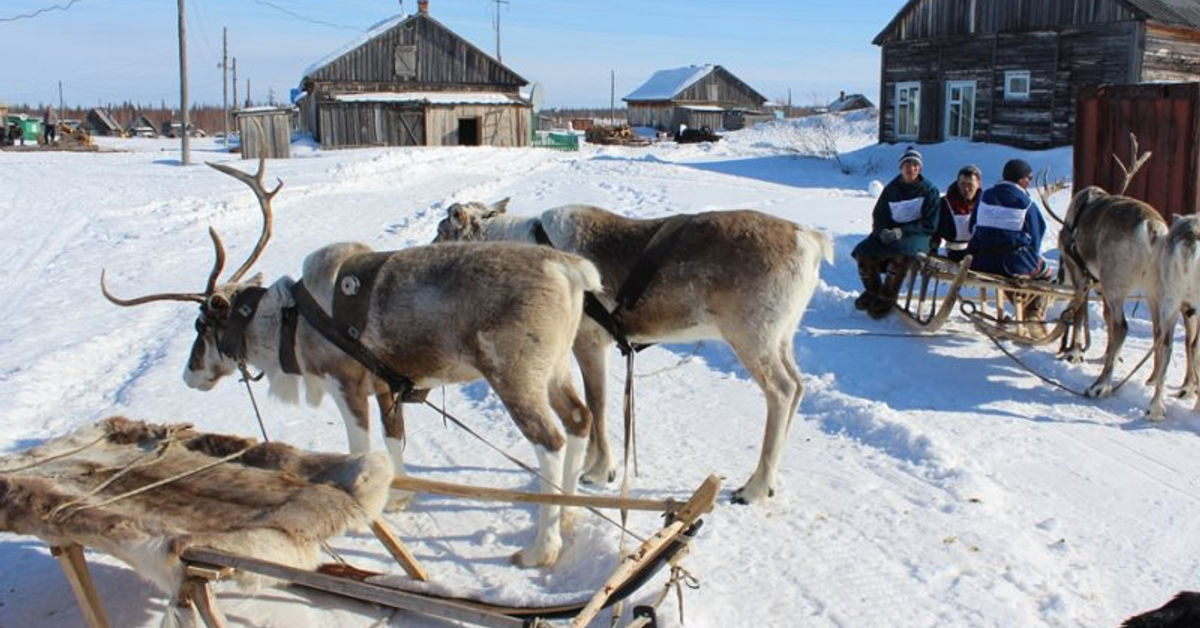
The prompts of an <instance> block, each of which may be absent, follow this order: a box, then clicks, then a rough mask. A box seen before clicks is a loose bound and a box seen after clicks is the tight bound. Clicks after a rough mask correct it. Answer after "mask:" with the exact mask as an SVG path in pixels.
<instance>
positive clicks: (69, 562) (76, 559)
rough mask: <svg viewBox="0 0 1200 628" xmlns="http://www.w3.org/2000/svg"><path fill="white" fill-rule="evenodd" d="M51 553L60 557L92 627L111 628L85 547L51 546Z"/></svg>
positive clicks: (68, 579) (64, 570) (63, 568)
mask: <svg viewBox="0 0 1200 628" xmlns="http://www.w3.org/2000/svg"><path fill="white" fill-rule="evenodd" d="M50 554H51V555H52V556H54V558H56V559H58V566H59V567H62V570H63V574H65V575H66V576H67V582H69V583H71V590H72V591H74V592H75V601H76V602H78V603H79V610H80V611H81V612H82V613H83V619H84V621H86V622H87V625H88V626H90V628H109V624H108V617H107V616H106V615H105V614H104V605H103V604H101V603H100V595H99V594H98V593H97V592H96V584H95V583H94V582H92V574H91V573H90V572H89V571H88V568H87V561H86V560H85V559H84V557H83V547H82V546H80V545H78V544H76V543H72V544H70V545H58V546H51V547H50Z"/></svg>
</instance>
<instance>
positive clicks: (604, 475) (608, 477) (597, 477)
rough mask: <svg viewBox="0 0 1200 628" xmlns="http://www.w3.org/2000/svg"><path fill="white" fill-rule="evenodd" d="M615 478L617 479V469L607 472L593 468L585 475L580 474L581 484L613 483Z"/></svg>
mask: <svg viewBox="0 0 1200 628" xmlns="http://www.w3.org/2000/svg"><path fill="white" fill-rule="evenodd" d="M615 479H617V472H616V470H610V471H607V472H606V471H595V470H592V471H588V472H586V473H584V474H583V475H581V476H579V482H580V483H581V484H591V485H596V484H611V483H612V481H613V480H615Z"/></svg>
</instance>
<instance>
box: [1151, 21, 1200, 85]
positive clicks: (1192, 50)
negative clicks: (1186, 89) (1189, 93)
mask: <svg viewBox="0 0 1200 628" xmlns="http://www.w3.org/2000/svg"><path fill="white" fill-rule="evenodd" d="M1145 28H1146V30H1145V41H1146V46H1145V53H1144V54H1143V55H1142V81H1145V82H1150V81H1156V82H1166V81H1192V80H1195V79H1196V76H1197V75H1200V33H1196V32H1195V31H1189V30H1185V29H1176V28H1166V27H1162V26H1156V25H1153V24H1147V25H1146V27H1145Z"/></svg>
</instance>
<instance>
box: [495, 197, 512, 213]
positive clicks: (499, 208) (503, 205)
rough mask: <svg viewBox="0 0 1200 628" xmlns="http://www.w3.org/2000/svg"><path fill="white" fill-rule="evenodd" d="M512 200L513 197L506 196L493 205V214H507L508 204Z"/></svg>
mask: <svg viewBox="0 0 1200 628" xmlns="http://www.w3.org/2000/svg"><path fill="white" fill-rule="evenodd" d="M511 200H512V197H511V196H506V197H504V198H503V199H501V200H498V201H496V202H495V203H492V212H493V213H497V214H503V213H504V212H507V211H508V202H509V201H511Z"/></svg>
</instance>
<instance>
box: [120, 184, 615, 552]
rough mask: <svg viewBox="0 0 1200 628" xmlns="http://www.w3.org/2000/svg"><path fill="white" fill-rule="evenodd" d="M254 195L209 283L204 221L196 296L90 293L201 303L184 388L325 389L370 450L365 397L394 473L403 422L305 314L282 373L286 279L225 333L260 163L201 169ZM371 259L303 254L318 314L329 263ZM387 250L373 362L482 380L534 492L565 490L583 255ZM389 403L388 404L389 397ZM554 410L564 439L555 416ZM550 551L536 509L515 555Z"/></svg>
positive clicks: (358, 448)
mask: <svg viewBox="0 0 1200 628" xmlns="http://www.w3.org/2000/svg"><path fill="white" fill-rule="evenodd" d="M210 165H212V166H213V167H214V168H217V169H218V170H221V171H222V172H225V173H227V174H229V175H231V176H233V177H235V178H237V179H238V180H240V181H242V182H244V183H246V184H247V185H249V186H250V188H251V189H252V190H254V193H255V195H256V196H257V197H258V199H259V205H260V207H261V209H262V213H263V230H262V234H261V236H260V238H259V241H258V244H257V245H256V246H255V248H254V251H253V252H252V253H251V254H250V257H249V259H247V260H246V262H245V263H244V264H242V266H241V267H240V268H239V269H238V270H237V271H236V272H234V274H233V276H232V277H230V278H229V280H228V281H226V282H224V283H221V284H218V283H217V277H218V276H219V275H220V272H221V268H222V265H223V262H224V257H225V251H224V248H223V246H222V245H221V240H220V238H219V237H218V236H217V234H216V232H215V231H214V230H212V229H211V228H210V229H209V232H210V235H211V237H212V240H213V244H214V246H215V248H216V251H217V261H216V263H215V265H214V267H213V270H212V272H211V274H210V275H209V278H208V285H207V287H206V289H205V291H204V292H203V293H200V294H194V293H193V294H155V295H149V296H144V297H139V298H135V299H119V298H116V297H114V296H112V295H111V294H110V293H109V292H108V289H107V286H106V285H105V283H104V275H103V274H101V288H102V290H103V292H104V295H105V296H106V297H107V298H108V299H109V300H110V301H112V302H113V303H115V304H117V305H122V306H130V305H138V304H141V303H148V302H151V301H161V300H170V301H192V302H196V303H199V304H200V317H199V318H198V319H197V321H196V328H197V335H196V341H195V343H194V344H193V346H192V352H191V357H190V358H189V359H188V365H187V369H186V371H185V372H184V381H186V382H187V384H188V385H189V386H191V387H193V388H197V389H200V390H208V389H211V388H212V387H213V386H214V385H215V384H216V383H217V381H218V380H220V379H221V378H222V377H224V376H225V375H228V374H230V373H232V372H233V371H235V370H236V369H238V368H239V366H241V364H243V363H244V364H249V365H252V366H254V367H255V368H257V369H261V370H262V372H263V373H265V375H266V377H267V380H268V381H269V382H270V389H271V392H272V394H274V395H276V396H278V397H280V398H282V399H283V400H285V401H289V402H292V403H298V402H299V383H300V381H301V380H303V381H304V384H305V390H306V393H307V395H306V397H307V400H308V402H309V403H310V404H313V405H316V404H318V403H319V402H320V400H321V397H322V395H323V393H325V392H329V393H330V394H331V395H332V396H333V398H334V400H335V401H336V402H337V405H338V409H339V410H340V411H341V414H342V418H343V419H344V420H345V422H346V432H347V436H348V439H349V441H350V450H351V451H352V452H356V453H357V452H365V451H368V450H369V448H370V444H369V438H368V419H369V414H370V410H369V402H368V398H369V397H371V396H372V395H374V396H376V399H377V400H378V401H379V405H380V412H381V414H382V415H383V417H384V433H385V437H386V438H385V440H386V443H387V447H388V450H389V453H390V454H391V457H392V463H393V466H394V468H395V471H396V473H401V472H402V471H403V456H402V439H403V438H404V433H403V422H402V418H401V415H400V414H399V412H398V411H399V408H396V410H397V413H396V414H391V413H389V412H388V409H389V408H390V406H391V403H390V399H391V396H390V395H389V394H388V393H390V392H393V391H391V390H389V387H388V385H387V384H386V383H385V381H384V380H382V379H380V378H379V377H377V376H375V375H373V374H372V372H371V371H369V370H368V369H367V368H366V367H364V365H363V364H361V363H360V362H358V361H356V360H355V359H353V358H351V357H350V356H349V355H347V353H345V352H343V351H342V350H341V349H339V348H338V347H336V346H335V345H334V344H332V343H331V342H330V341H329V340H327V339H326V338H325V337H324V336H322V335H321V334H320V333H319V332H318V331H317V330H316V329H315V328H314V327H313V326H312V325H310V324H309V323H308V322H307V321H306V320H305V319H304V318H303V317H300V319H299V321H298V324H297V326H296V332H295V334H296V335H295V358H296V362H297V363H298V366H299V367H300V370H301V372H302V375H291V374H288V373H285V372H284V370H283V365H282V360H281V357H280V348H281V344H282V343H283V341H282V340H281V326H282V325H281V320H282V318H283V316H284V310H285V308H288V307H291V306H292V305H293V304H294V302H295V297H294V293H293V289H294V286H295V282H294V281H293V280H292V279H291V278H289V277H283V278H281V279H279V280H278V281H276V282H275V283H274V284H272V285H271V286H270V288H269V289H267V290H266V292H265V294H263V295H262V297H261V301H260V302H259V304H258V306H257V310H256V311H255V312H254V313H253V314H252V315H251V316H252V318H251V319H250V320H249V322H248V323H247V324H246V325H245V327H244V336H243V337H242V338H241V339H238V338H231V337H230V335H231V334H233V333H235V332H234V331H233V323H232V321H233V320H234V318H235V311H236V310H237V309H238V308H240V307H241V306H239V301H240V297H241V296H242V294H243V293H244V292H246V291H247V290H248V289H250V288H253V287H256V286H260V285H261V284H262V278H261V275H256V276H255V277H253V278H252V279H250V280H247V281H243V280H242V277H243V275H245V274H246V272H247V270H249V268H250V266H251V265H252V264H253V263H254V262H255V260H257V259H258V257H259V255H260V254H261V253H262V251H263V248H264V247H265V245H266V243H267V240H268V238H269V237H270V233H271V223H272V212H271V199H272V197H274V196H275V194H277V193H278V192H279V187H282V183H280V186H279V187H276V188H275V189H274V190H272V191H270V192H267V191H266V190H265V189H264V188H263V185H262V171H263V166H262V162H261V161H260V164H259V169H258V172H257V174H256V175H255V176H253V177H251V176H249V175H247V174H245V173H243V172H240V171H238V170H235V169H233V168H230V167H228V166H223V165H217V164H210ZM369 254H373V252H372V251H371V249H370V248H368V247H367V246H366V245H363V244H356V243H344V244H334V245H330V246H326V247H324V248H321V249H318V250H317V251H315V252H313V253H312V254H310V255H309V256H308V257H307V258H306V259H305V261H304V274H303V279H302V281H303V285H304V286H305V288H306V289H307V290H308V292H309V293H310V294H311V295H312V296H313V297H314V298H315V301H316V302H317V303H318V304H319V305H320V307H321V309H322V310H324V311H325V312H326V313H329V312H332V311H333V306H332V303H333V299H334V291H335V290H343V291H345V290H346V289H347V286H346V285H344V284H343V285H339V286H335V278H336V277H337V276H338V271H339V268H341V266H342V265H343V264H344V263H347V262H348V261H351V260H355V259H356V258H360V256H363V255H369ZM375 255H382V256H384V257H385V258H386V260H385V261H383V262H382V266H380V267H379V270H378V274H377V276H376V279H375V281H374V290H373V292H371V296H370V303H369V310H368V315H367V319H366V324H365V326H364V327H363V329H362V330H361V333H360V335H359V340H360V341H361V343H362V344H363V345H365V346H366V347H367V348H368V349H369V350H370V351H371V352H372V353H373V354H374V355H375V356H377V357H378V358H379V360H380V361H382V362H383V363H384V364H386V365H387V366H388V367H390V368H391V369H393V370H394V371H395V372H397V373H400V374H402V375H404V376H406V377H407V378H409V379H410V380H411V382H412V384H413V385H414V386H416V387H419V388H427V387H433V386H437V385H440V384H442V383H453V382H465V381H471V380H475V379H478V378H483V379H485V380H487V382H488V383H489V384H490V385H491V386H492V388H493V390H495V391H496V394H497V395H498V396H499V397H500V399H501V401H502V402H503V403H504V406H505V408H506V409H507V410H508V412H509V413H510V415H511V416H512V419H513V421H514V422H515V423H516V425H517V427H518V428H519V429H520V430H521V433H522V434H523V435H524V436H525V437H526V438H527V439H528V440H529V441H530V442H531V443H532V444H533V445H534V449H535V450H536V452H537V457H538V461H539V463H540V472H541V477H542V490H543V491H546V492H551V491H554V490H555V488H554V487H555V486H556V485H557V486H561V487H562V490H563V492H565V493H567V494H570V493H573V492H574V490H575V484H576V476H577V474H578V470H579V468H580V466H581V463H582V459H583V454H584V448H585V443H586V439H587V437H588V430H589V426H590V423H591V413H590V412H589V411H588V409H587V407H586V406H585V405H584V404H583V402H582V401H581V400H580V399H579V397H578V395H577V394H576V392H575V389H574V387H573V385H572V383H571V372H570V351H571V344H572V341H573V339H574V337H575V334H576V332H577V328H578V326H579V320H580V316H581V312H582V307H583V306H582V302H583V293H584V292H585V291H594V290H599V289H600V277H599V275H598V274H597V272H596V269H595V267H594V266H593V265H592V264H591V263H590V262H588V261H587V260H584V259H583V258H581V257H578V256H575V255H571V254H568V253H565V252H560V251H554V250H551V249H548V248H546V247H535V246H528V245H521V244H511V243H510V244H461V245H456V246H436V247H435V246H423V247H415V248H411V249H406V250H402V251H397V252H393V253H390V254H383V253H377V254H375ZM397 403H398V402H397ZM554 415H558V418H559V419H560V420H561V421H562V423H563V424H564V426H565V427H566V431H567V436H566V439H565V453H564V437H563V435H562V433H561V432H560V431H559V430H558V429H557V427H556V426H555V424H554V420H553V417H554ZM561 546H562V537H561V511H560V508H559V507H557V506H542V507H541V509H540V512H539V516H538V530H537V534H536V538H535V539H534V541H533V543H532V544H531V545H530V546H529V547H527V548H525V549H523V550H521V551H520V552H517V554H516V555H514V556H513V560H514V562H516V563H517V564H519V565H521V566H536V565H547V564H550V563H553V562H554V561H555V560H556V558H557V556H558V553H559V550H560V548H561Z"/></svg>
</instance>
